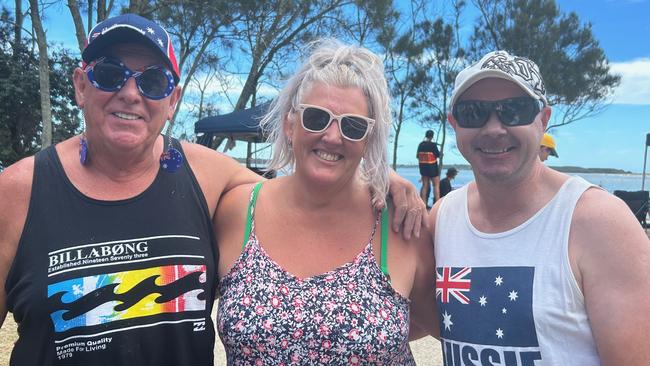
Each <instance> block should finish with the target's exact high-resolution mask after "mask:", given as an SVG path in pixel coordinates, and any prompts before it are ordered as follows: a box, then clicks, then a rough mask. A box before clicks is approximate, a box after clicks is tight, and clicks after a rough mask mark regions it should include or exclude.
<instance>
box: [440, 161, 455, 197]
mask: <svg viewBox="0 0 650 366" xmlns="http://www.w3.org/2000/svg"><path fill="white" fill-rule="evenodd" d="M456 174H458V170H457V169H456V168H454V167H451V168H449V169H447V173H446V174H445V178H443V179H442V180H441V181H440V198H442V197H444V196H446V195H447V193H449V192H451V190H452V189H453V188H452V186H451V181H452V180H453V179H454V178H456Z"/></svg>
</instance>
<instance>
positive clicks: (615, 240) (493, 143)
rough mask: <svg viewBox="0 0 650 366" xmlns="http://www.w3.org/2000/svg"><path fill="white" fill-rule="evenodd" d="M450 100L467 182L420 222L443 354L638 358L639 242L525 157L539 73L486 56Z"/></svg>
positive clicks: (642, 257)
mask: <svg viewBox="0 0 650 366" xmlns="http://www.w3.org/2000/svg"><path fill="white" fill-rule="evenodd" d="M450 105H451V113H450V114H449V122H450V124H451V125H452V127H453V128H454V131H455V134H456V144H457V146H458V149H459V150H460V152H461V153H462V154H463V156H464V157H465V158H466V159H467V161H469V163H470V165H471V166H472V170H473V172H474V177H475V179H476V180H475V181H474V182H471V183H469V184H467V185H465V186H463V187H462V188H459V189H457V190H454V191H452V192H451V193H449V194H448V195H447V196H446V197H445V199H444V200H441V201H440V202H437V203H436V205H435V206H434V208H433V209H432V212H431V216H430V224H431V225H432V228H433V237H434V242H435V257H436V270H437V276H436V278H437V280H436V282H437V287H436V292H437V303H438V309H439V312H440V337H441V340H442V349H443V352H444V357H445V359H446V360H452V359H454V360H460V359H461V357H462V358H463V359H466V360H468V361H467V362H465V361H463V364H469V363H470V361H469V360H471V361H472V362H473V363H476V362H479V360H491V362H492V363H495V362H497V363H501V364H510V363H512V364H515V363H517V364H524V365H533V364H534V365H601V364H603V365H647V364H649V362H650V347H648V338H647V335H646V333H647V329H649V328H650V313H649V312H648V311H647V308H648V304H649V303H650V281H648V279H649V278H650V241H649V240H648V237H647V236H646V234H645V233H644V232H643V230H642V229H641V228H640V226H639V224H638V222H637V221H636V219H635V218H634V216H633V215H632V214H631V212H630V210H629V209H628V208H627V206H626V205H625V203H624V202H623V201H621V200H619V199H617V198H616V197H614V196H613V195H611V194H609V193H608V192H606V191H604V190H602V189H600V188H599V187H596V186H594V185H592V184H590V183H588V182H587V181H585V180H584V179H582V178H580V177H576V176H574V177H571V176H568V175H566V174H563V173H560V172H557V171H555V170H553V169H551V168H549V167H547V166H545V165H544V164H543V163H542V162H541V160H540V159H539V157H538V154H539V142H540V141H541V139H542V135H543V134H544V130H545V128H546V127H547V124H548V121H549V118H550V116H551V108H550V107H549V105H548V102H547V99H546V88H545V86H544V82H543V80H542V78H541V74H540V71H539V67H538V66H537V65H536V64H535V63H534V62H533V61H531V60H529V59H527V58H524V57H519V56H514V55H511V54H509V53H507V52H505V51H496V52H490V53H488V54H487V55H485V56H484V57H483V58H482V59H481V60H480V61H478V62H477V63H475V64H473V65H471V66H469V67H467V68H466V69H464V70H463V71H461V72H460V73H459V74H458V76H457V77H456V81H455V86H454V91H453V94H452V98H451V104H450ZM483 362H487V361H483Z"/></svg>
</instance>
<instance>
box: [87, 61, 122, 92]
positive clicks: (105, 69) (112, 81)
mask: <svg viewBox="0 0 650 366" xmlns="http://www.w3.org/2000/svg"><path fill="white" fill-rule="evenodd" d="M124 71H125V70H124V69H123V68H122V67H121V66H120V65H116V64H112V63H108V62H99V63H97V64H96V65H95V66H94V67H93V79H94V81H95V82H96V83H97V84H98V85H99V87H100V88H101V89H103V90H106V91H114V90H117V89H119V88H120V86H122V84H123V83H124V74H125V72H124Z"/></svg>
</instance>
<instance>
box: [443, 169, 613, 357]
mask: <svg viewBox="0 0 650 366" xmlns="http://www.w3.org/2000/svg"><path fill="white" fill-rule="evenodd" d="M591 186H593V185H592V184H590V183H588V182H587V181H585V180H584V179H582V178H579V177H572V178H570V179H568V180H567V181H566V182H565V183H564V184H563V186H562V187H561V188H560V190H559V191H558V192H557V194H556V195H555V197H553V199H552V200H550V201H549V202H548V203H547V204H546V206H544V207H543V208H542V209H540V210H539V211H538V212H537V213H536V214H535V215H533V216H532V217H531V218H530V219H528V220H527V221H526V222H524V223H523V224H521V225H519V226H517V227H515V228H514V229H511V230H508V231H505V232H501V233H494V234H492V233H490V234H488V233H483V232H480V231H479V230H477V229H476V228H475V227H474V226H472V224H471V223H470V221H469V214H468V210H467V187H468V186H467V185H466V186H464V187H462V188H460V189H458V190H455V191H452V192H451V193H449V194H448V195H447V196H445V199H444V200H443V201H442V203H441V205H440V208H439V210H438V216H437V222H436V235H435V255H436V266H437V268H436V272H437V278H436V285H437V286H436V299H437V303H438V309H439V311H440V336H441V338H442V347H443V353H444V357H445V363H444V364H445V365H446V366H459V365H535V366H539V365H572V366H580V365H600V364H601V363H600V361H599V358H598V353H597V351H596V345H595V342H594V339H593V335H592V332H591V327H590V326H589V319H588V317H587V313H586V312H585V306H584V298H583V295H582V292H581V291H580V288H579V287H578V284H577V282H576V280H575V278H574V276H573V273H572V272H571V266H570V264H569V256H568V240H569V229H570V226H571V218H572V216H573V211H574V209H575V206H576V203H577V201H578V199H579V198H580V196H581V195H582V193H583V192H584V191H585V190H587V189H588V188H589V187H591Z"/></svg>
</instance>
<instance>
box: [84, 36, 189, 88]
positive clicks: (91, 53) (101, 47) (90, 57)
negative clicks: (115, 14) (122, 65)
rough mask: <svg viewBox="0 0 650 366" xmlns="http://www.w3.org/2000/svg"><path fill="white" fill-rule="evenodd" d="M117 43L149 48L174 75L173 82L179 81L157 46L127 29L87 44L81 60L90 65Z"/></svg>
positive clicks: (148, 39) (147, 38)
mask: <svg viewBox="0 0 650 366" xmlns="http://www.w3.org/2000/svg"><path fill="white" fill-rule="evenodd" d="M118 43H137V44H142V45H145V46H147V47H149V48H150V49H151V50H153V51H154V52H156V54H157V55H159V56H160V57H161V58H162V60H163V61H164V62H165V65H166V66H167V67H168V68H169V70H171V72H172V74H173V75H174V80H175V81H176V83H178V81H179V80H180V78H179V77H178V75H176V72H175V71H174V65H172V64H171V62H170V61H169V58H168V57H167V55H165V54H164V53H163V51H162V50H161V49H160V47H158V45H157V44H156V43H155V42H154V41H153V40H152V39H151V38H149V37H147V36H145V35H143V34H142V33H140V32H138V31H136V30H135V29H132V28H129V27H121V28H115V29H112V30H111V31H110V32H107V33H106V34H103V35H102V36H101V37H99V38H97V39H96V40H94V41H92V42H90V43H88V46H86V48H84V50H83V52H82V53H81V58H82V59H83V61H84V62H85V63H90V62H91V61H94V60H96V59H97V58H99V57H102V56H104V55H105V53H106V51H107V49H108V48H109V47H110V46H112V45H114V44H118Z"/></svg>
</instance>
